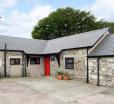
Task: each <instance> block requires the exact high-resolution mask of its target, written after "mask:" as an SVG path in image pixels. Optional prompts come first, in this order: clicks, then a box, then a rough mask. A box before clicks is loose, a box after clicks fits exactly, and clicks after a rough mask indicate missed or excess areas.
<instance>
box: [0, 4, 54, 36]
mask: <svg viewBox="0 0 114 104" xmlns="http://www.w3.org/2000/svg"><path fill="white" fill-rule="evenodd" d="M51 11H52V7H51V6H50V5H45V6H36V7H34V8H33V9H32V10H31V11H30V12H28V13H21V12H19V11H17V10H14V11H13V12H12V13H11V14H10V16H9V17H8V19H3V20H0V34H2V35H11V36H16V37H26V38H31V31H32V29H33V27H34V26H35V25H36V23H37V22H38V21H39V20H40V19H42V18H44V17H46V16H48V14H49V13H50V12H51Z"/></svg>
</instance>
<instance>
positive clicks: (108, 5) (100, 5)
mask: <svg viewBox="0 0 114 104" xmlns="http://www.w3.org/2000/svg"><path fill="white" fill-rule="evenodd" d="M88 10H90V11H91V12H92V13H93V14H95V16H97V17H98V19H102V18H104V19H105V20H108V21H114V0H96V1H95V2H94V3H93V5H92V6H91V7H88Z"/></svg>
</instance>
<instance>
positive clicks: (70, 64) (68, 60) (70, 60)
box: [65, 58, 74, 69]
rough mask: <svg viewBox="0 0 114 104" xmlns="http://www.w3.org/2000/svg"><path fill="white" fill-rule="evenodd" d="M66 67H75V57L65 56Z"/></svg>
mask: <svg viewBox="0 0 114 104" xmlns="http://www.w3.org/2000/svg"><path fill="white" fill-rule="evenodd" d="M65 69H74V58H65Z"/></svg>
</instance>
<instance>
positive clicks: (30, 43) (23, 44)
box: [0, 36, 47, 54]
mask: <svg viewBox="0 0 114 104" xmlns="http://www.w3.org/2000/svg"><path fill="white" fill-rule="evenodd" d="M5 43H6V44H7V49H8V50H17V51H24V52H25V53H27V54H41V53H42V52H43V50H44V48H45V46H46V43H47V41H46V40H37V39H25V38H17V37H9V36H0V49H4V44H5Z"/></svg>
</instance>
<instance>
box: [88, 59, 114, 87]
mask: <svg viewBox="0 0 114 104" xmlns="http://www.w3.org/2000/svg"><path fill="white" fill-rule="evenodd" d="M99 65H100V66H99V68H100V85H103V86H108V87H114V57H105V58H100V60H99ZM89 74H90V83H93V84H97V59H95V58H92V59H89Z"/></svg>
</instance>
